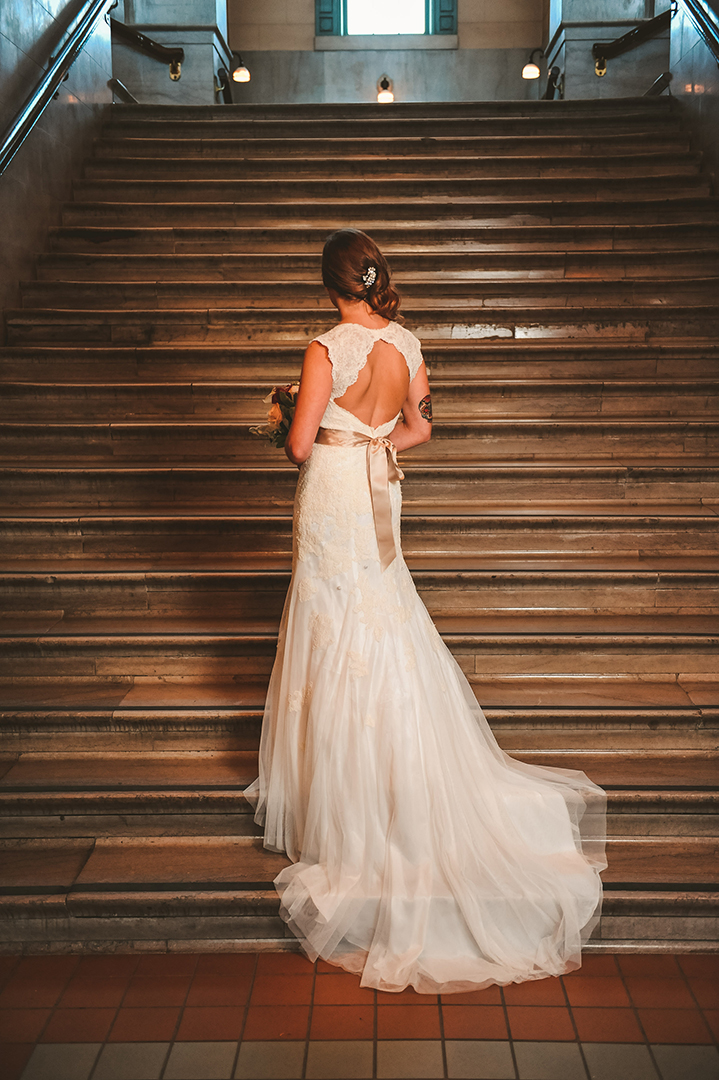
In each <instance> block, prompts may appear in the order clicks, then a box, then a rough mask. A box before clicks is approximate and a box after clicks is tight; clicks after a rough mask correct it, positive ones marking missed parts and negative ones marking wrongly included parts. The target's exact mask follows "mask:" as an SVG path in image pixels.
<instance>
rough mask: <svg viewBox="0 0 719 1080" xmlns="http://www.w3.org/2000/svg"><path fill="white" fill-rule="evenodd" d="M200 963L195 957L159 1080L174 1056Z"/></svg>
mask: <svg viewBox="0 0 719 1080" xmlns="http://www.w3.org/2000/svg"><path fill="white" fill-rule="evenodd" d="M164 955H166V956H183V955H184V956H188V955H191V954H190V953H165V954H164ZM198 963H199V960H198V958H197V956H196V957H195V965H194V967H193V969H192V974H191V975H190V979H189V982H188V984H187V990H186V991H185V1000H184V1001H183V1002H182V1005H181V1006H180V1009H179V1012H178V1014H177V1022H176V1024H175V1030H174V1032H173V1034H172V1035H171V1036H170V1039H169V1045H168V1047H167V1053H166V1055H165V1061H164V1063H163V1065H162V1068H161V1069H160V1075H159V1080H162V1078H163V1077H164V1075H165V1070H166V1069H167V1066H168V1064H169V1062H170V1055H171V1054H172V1051H173V1049H174V1047H175V1040H176V1038H177V1034H178V1032H179V1030H180V1025H181V1024H182V1017H183V1014H184V1012H185V1005H186V1004H187V999H188V997H189V996H190V990H191V989H192V984H193V982H194V981H195V975H196V974H197V965H198Z"/></svg>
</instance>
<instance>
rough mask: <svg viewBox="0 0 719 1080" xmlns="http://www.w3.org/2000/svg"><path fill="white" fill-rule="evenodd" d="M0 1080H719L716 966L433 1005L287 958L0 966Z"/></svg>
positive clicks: (629, 960) (640, 968)
mask: <svg viewBox="0 0 719 1080" xmlns="http://www.w3.org/2000/svg"><path fill="white" fill-rule="evenodd" d="M0 987H1V989H0V1041H1V1042H2V1044H3V1045H2V1056H1V1058H0V1062H1V1064H0V1076H1V1077H2V1080H20V1078H22V1080H230V1078H235V1077H237V1078H245V1080H279V1078H287V1080H292V1078H297V1080H302V1078H304V1077H306V1078H318V1080H319V1078H326V1080H345V1078H349V1077H367V1078H370V1077H380V1078H387V1080H393V1078H396V1077H405V1078H419V1077H474V1078H485V1080H512V1078H514V1080H709V1078H711V1080H717V1077H719V1052H718V1051H717V1039H718V1038H719V955H679V956H671V955H656V954H654V955H635V954H625V955H616V956H611V955H588V956H585V958H584V964H583V967H582V969H581V971H579V972H576V973H574V974H571V975H568V976H565V977H564V978H561V979H544V980H542V981H539V982H532V983H524V984H521V985H513V986H508V987H505V988H504V989H503V990H501V989H500V988H499V987H490V988H488V989H487V990H482V991H478V992H475V993H471V994H450V995H446V996H443V997H441V998H437V997H435V996H432V995H420V994H416V993H414V991H405V992H404V993H402V994H387V993H375V992H374V991H372V990H367V989H364V988H362V987H361V986H360V985H359V980H358V978H356V977H355V976H353V975H348V974H345V973H343V972H340V971H338V969H337V968H334V967H331V966H330V965H329V964H325V963H324V962H322V961H319V962H318V963H317V964H316V965H312V964H310V963H309V961H307V960H306V959H305V958H304V957H301V956H299V955H297V954H293V953H260V954H247V953H234V954H204V955H199V956H198V955H188V954H181V953H174V954H147V955H139V956H138V955H133V956H122V955H112V956H104V955H96V956H82V957H80V956H26V957H14V956H0Z"/></svg>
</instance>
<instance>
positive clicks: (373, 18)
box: [347, 0, 427, 34]
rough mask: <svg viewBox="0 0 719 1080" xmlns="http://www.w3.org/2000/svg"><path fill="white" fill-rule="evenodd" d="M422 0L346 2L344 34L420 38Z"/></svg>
mask: <svg viewBox="0 0 719 1080" xmlns="http://www.w3.org/2000/svg"><path fill="white" fill-rule="evenodd" d="M426 29H427V28H426V26H425V25H424V0H347V33H348V34H424V33H425V31H426Z"/></svg>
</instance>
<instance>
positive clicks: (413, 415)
mask: <svg viewBox="0 0 719 1080" xmlns="http://www.w3.org/2000/svg"><path fill="white" fill-rule="evenodd" d="M402 417H403V419H402V420H399V421H398V422H397V426H396V427H395V428H394V429H393V431H392V433H391V434H390V435H389V436H388V437H389V439H390V441H391V442H393V443H394V445H395V446H396V447H397V449H398V450H409V448H410V447H411V446H419V444H420V443H425V442H429V440H430V439H431V438H432V400H431V398H430V396H429V381H428V379H427V369H426V367H425V366H424V360H423V361H422V364H421V366H420V368H419V371H418V372H417V374H416V375H415V377H414V378H413V379H412V382H411V383H410V384H409V391H408V393H407V400H406V401H405V403H404V405H403V406H402Z"/></svg>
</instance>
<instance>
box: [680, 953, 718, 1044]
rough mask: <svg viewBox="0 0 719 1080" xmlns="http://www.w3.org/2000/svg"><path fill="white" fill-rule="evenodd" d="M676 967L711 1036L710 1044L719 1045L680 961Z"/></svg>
mask: <svg viewBox="0 0 719 1080" xmlns="http://www.w3.org/2000/svg"><path fill="white" fill-rule="evenodd" d="M677 965H678V967H679V970H680V971H681V973H682V978H683V979H684V982H685V983H686V986H687V990H688V991H689V993H690V994H691V996H692V1001H694V1002H695V1004H696V1008H697V1011H698V1013H699V1015H700V1016H701V1018H702V1020H703V1022H704V1025H705V1027H706V1028H707V1030H708V1032H709V1034H710V1035H711V1037H712V1043H713V1045H714V1046H717V1043H719V1038H717V1035H716V1033H715V1032H714V1029H713V1028H712V1026H711V1024H710V1023H709V1022H708V1021H707V1018H706V1016H705V1015H704V1009H703V1008H702V1006H701V1005H700V1004H699V1000H698V998H697V996H696V994H695V993H694V988H693V986H692V984H691V983H690V982H689V976H688V975H687V973H686V972H685V970H684V968H683V967H682V965H681V961H679V960H677ZM712 1043H706V1044H705V1045H706V1046H711V1045H712Z"/></svg>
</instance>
